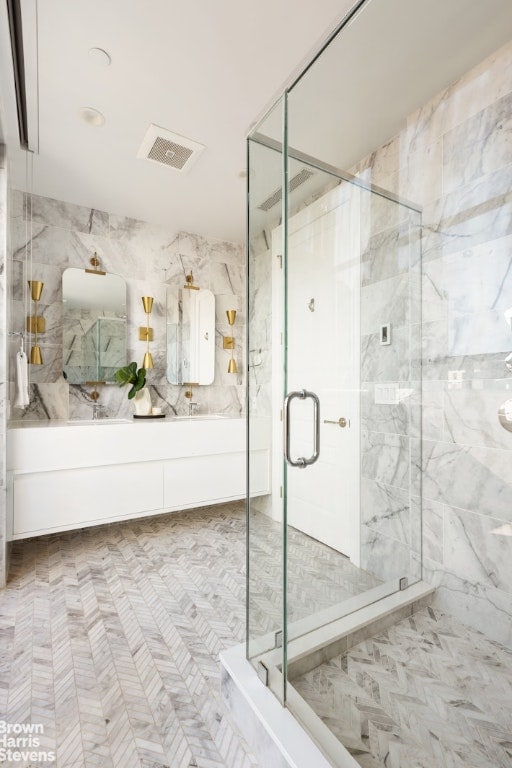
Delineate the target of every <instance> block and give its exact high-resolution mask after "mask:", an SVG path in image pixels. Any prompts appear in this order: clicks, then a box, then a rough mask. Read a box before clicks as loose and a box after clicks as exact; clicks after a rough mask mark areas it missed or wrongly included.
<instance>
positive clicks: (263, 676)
mask: <svg viewBox="0 0 512 768" xmlns="http://www.w3.org/2000/svg"><path fill="white" fill-rule="evenodd" d="M256 672H257V675H258V677H259V679H260V680H261V682H262V683H263V685H265V686H268V669H267V668H266V666H265V665H264V663H263V662H262V661H258V667H257V669H256Z"/></svg>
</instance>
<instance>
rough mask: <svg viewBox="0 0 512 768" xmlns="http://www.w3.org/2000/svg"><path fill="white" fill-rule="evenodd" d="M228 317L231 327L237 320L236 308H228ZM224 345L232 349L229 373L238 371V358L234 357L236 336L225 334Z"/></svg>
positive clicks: (225, 347)
mask: <svg viewBox="0 0 512 768" xmlns="http://www.w3.org/2000/svg"><path fill="white" fill-rule="evenodd" d="M226 317H227V318H228V323H229V325H230V326H231V328H232V327H233V326H234V324H235V320H236V309H226ZM222 346H223V348H224V349H230V350H231V359H230V361H229V364H228V373H238V367H237V364H236V360H235V358H234V356H233V355H234V352H235V337H234V336H224V339H223V342H222Z"/></svg>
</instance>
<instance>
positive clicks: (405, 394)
mask: <svg viewBox="0 0 512 768" xmlns="http://www.w3.org/2000/svg"><path fill="white" fill-rule="evenodd" d="M407 384H409V382H407ZM395 386H396V388H397V390H398V392H399V397H400V402H399V403H397V404H396V405H387V404H382V403H376V402H375V387H376V383H375V382H363V383H362V385H361V427H362V429H365V430H368V431H372V430H373V431H375V432H386V433H391V434H397V435H409V436H419V435H420V423H419V419H420V405H419V402H420V392H419V383H418V382H411V386H405V385H404V383H403V382H402V383H401V384H400V383H399V382H396V383H395Z"/></svg>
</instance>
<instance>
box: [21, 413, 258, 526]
mask: <svg viewBox="0 0 512 768" xmlns="http://www.w3.org/2000/svg"><path fill="white" fill-rule="evenodd" d="M260 431H261V435H260V439H258V428H257V427H256V428H255V429H252V433H251V444H254V445H255V448H256V450H255V458H254V459H253V460H252V462H251V466H252V467H253V470H252V482H251V486H252V493H253V494H254V495H263V494H267V493H269V490H270V475H269V473H270V449H269V445H268V440H267V430H266V428H265V427H264V426H263V425H262V426H261V430H260ZM7 450H8V454H7V464H8V473H9V475H8V476H9V488H10V491H9V502H10V503H9V508H10V514H9V515H8V518H9V523H10V524H9V528H10V530H9V532H8V533H9V538H11V539H23V538H27V537H29V536H38V535H41V534H46V533H53V532H56V531H65V530H72V529H74V528H82V527H85V526H89V525H99V524H101V523H110V522H115V521H118V520H125V519H129V518H134V517H143V516H146V515H153V514H161V513H162V512H167V511H169V512H172V511H176V510H179V509H187V508H191V507H197V506H202V505H207V504H215V503H219V502H224V501H231V500H235V499H242V498H244V497H245V493H246V480H245V466H246V464H245V462H246V459H245V420H244V419H241V418H211V419H208V418H191V419H181V420H173V419H165V420H164V419H161V420H155V421H144V420H143V421H137V422H133V423H132V422H127V423H115V424H109V423H108V422H107V421H106V420H105V421H104V422H98V423H97V424H96V423H95V424H88V425H82V424H72V425H71V424H60V423H59V422H50V423H49V425H48V426H44V427H43V426H39V425H37V426H25V427H20V428H13V429H9V430H8V434H7Z"/></svg>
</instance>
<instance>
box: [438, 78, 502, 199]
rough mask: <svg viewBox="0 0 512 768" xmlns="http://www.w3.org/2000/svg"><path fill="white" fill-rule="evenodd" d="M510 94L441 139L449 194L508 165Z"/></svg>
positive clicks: (444, 180) (444, 185) (445, 178)
mask: <svg viewBox="0 0 512 768" xmlns="http://www.w3.org/2000/svg"><path fill="white" fill-rule="evenodd" d="M511 114H512V93H508V94H507V95H505V96H503V97H502V98H501V99H497V100H496V101H494V102H493V103H492V104H490V105H489V106H488V107H486V108H485V109H483V110H482V111H481V112H479V113H478V114H477V115H474V116H473V117H470V118H469V119H467V120H464V121H463V122H462V123H460V124H459V125H457V126H456V127H455V128H452V130H450V131H448V132H447V133H445V134H444V136H443V187H444V192H445V193H446V192H451V191H452V190H454V189H456V188H457V187H461V186H463V185H464V184H466V183H467V182H468V181H472V180H473V179H477V178H480V177H481V176H485V175H486V174H488V173H491V172H492V171H495V170H497V169H499V168H503V167H504V166H506V165H508V164H509V163H510V159H511V157H510V133H511V131H512V118H511Z"/></svg>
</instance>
